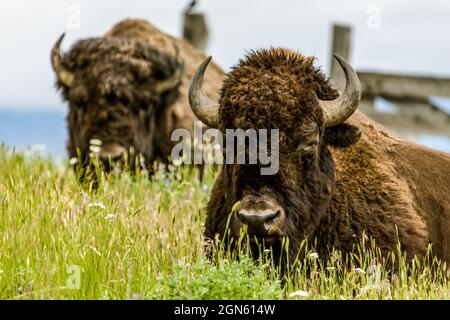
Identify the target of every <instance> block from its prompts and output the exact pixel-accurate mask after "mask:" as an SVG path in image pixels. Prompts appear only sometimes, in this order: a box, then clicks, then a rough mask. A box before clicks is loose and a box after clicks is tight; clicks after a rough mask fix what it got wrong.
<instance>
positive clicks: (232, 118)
mask: <svg viewBox="0 0 450 320" xmlns="http://www.w3.org/2000/svg"><path fill="white" fill-rule="evenodd" d="M337 96H338V92H337V90H336V89H335V88H333V87H332V86H331V84H330V83H329V81H328V79H327V78H326V77H325V75H324V74H323V73H322V72H321V70H320V69H319V68H316V67H315V66H314V58H313V57H305V56H303V55H302V54H300V53H297V52H294V51H291V50H289V49H283V48H277V49H274V48H272V49H263V50H259V51H251V52H250V53H249V54H248V55H247V56H246V57H245V58H244V59H242V60H240V61H239V63H238V64H237V66H235V67H234V68H233V69H232V71H231V72H230V73H229V74H228V77H227V79H226V80H225V82H224V85H223V88H222V97H221V100H220V111H219V112H220V124H219V125H220V128H221V129H224V128H234V127H240V128H267V129H269V128H277V129H280V130H286V131H292V132H291V133H292V134H294V129H298V126H299V124H300V123H302V122H305V121H306V122H308V123H311V121H314V122H316V123H317V124H319V125H320V126H321V125H322V122H323V121H322V111H321V109H320V107H319V105H318V102H317V101H318V100H317V98H319V99H321V100H332V99H335V98H336V97H337ZM297 131H298V130H297Z"/></svg>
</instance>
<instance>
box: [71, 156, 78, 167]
mask: <svg viewBox="0 0 450 320" xmlns="http://www.w3.org/2000/svg"><path fill="white" fill-rule="evenodd" d="M77 163H78V158H76V157H73V158H70V160H69V164H70V165H71V166H74V165H76V164H77Z"/></svg>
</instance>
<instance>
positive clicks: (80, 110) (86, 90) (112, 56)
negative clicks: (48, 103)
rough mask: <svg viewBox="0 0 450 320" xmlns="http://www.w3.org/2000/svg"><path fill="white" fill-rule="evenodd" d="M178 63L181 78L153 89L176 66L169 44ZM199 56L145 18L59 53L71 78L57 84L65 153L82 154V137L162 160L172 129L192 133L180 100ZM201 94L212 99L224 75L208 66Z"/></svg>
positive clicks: (189, 116) (86, 149)
mask: <svg viewBox="0 0 450 320" xmlns="http://www.w3.org/2000/svg"><path fill="white" fill-rule="evenodd" d="M174 45H177V46H178V48H179V50H180V52H179V55H180V58H181V59H182V60H183V61H184V66H185V67H184V68H185V73H184V78H183V80H182V82H181V83H180V85H179V86H178V87H177V88H175V89H173V90H172V91H169V92H166V93H163V94H157V93H155V92H154V91H153V89H152V88H153V87H154V85H155V83H157V82H158V81H159V80H162V79H165V78H167V77H169V76H171V75H172V74H173V73H174V72H175V70H176V68H178V61H177V59H176V56H175V54H176V52H175V46H174ZM204 58H205V56H204V55H203V54H202V53H201V52H199V51H197V50H195V49H194V48H192V47H191V46H190V45H189V44H188V43H187V42H186V41H184V40H181V39H177V38H174V37H172V36H169V35H167V34H165V33H163V32H161V31H159V30H158V29H157V28H155V27H154V26H152V25H151V24H149V23H148V22H146V21H142V20H124V21H122V22H120V23H118V24H117V25H115V26H114V27H113V28H112V29H111V31H109V32H108V33H107V34H106V36H104V37H102V38H93V39H87V40H82V41H79V42H77V43H76V44H75V45H74V46H73V47H72V49H71V50H70V51H69V52H68V53H66V54H65V55H64V57H63V61H62V63H63V65H64V67H66V68H68V69H69V70H70V71H71V72H72V73H74V75H75V81H74V84H73V85H72V86H71V87H70V88H67V87H64V86H63V85H62V84H58V85H59V87H60V88H61V89H62V93H63V96H64V99H65V100H67V101H68V102H69V105H70V110H69V115H68V117H67V122H68V129H69V141H68V144H67V148H68V152H69V156H70V157H76V156H77V149H79V150H80V152H81V156H82V157H83V159H85V158H86V157H87V156H88V153H89V142H90V140H91V139H93V138H96V139H100V140H102V141H103V142H104V143H108V142H114V143H119V144H120V145H122V146H123V147H125V148H126V149H129V148H130V147H134V150H135V151H136V152H137V153H141V154H142V155H143V156H144V158H145V159H146V164H147V166H148V167H150V166H151V164H152V163H153V161H154V160H157V159H159V160H162V161H164V162H165V161H166V160H167V158H168V156H170V152H171V149H172V146H173V144H174V143H176V142H171V140H170V135H171V133H172V131H173V130H174V129H176V128H186V129H188V130H190V131H191V132H192V130H193V122H194V120H196V118H195V116H194V114H193V113H192V111H191V109H190V107H189V103H188V97H187V91H188V86H189V83H190V79H191V77H192V75H193V73H194V71H195V68H196V67H197V65H198V64H199V63H200V62H201V61H202V60H203V59H204ZM206 77H207V82H208V84H207V85H206V87H205V88H206V91H207V92H208V93H209V94H210V95H211V96H213V97H214V96H215V97H218V93H219V89H220V85H221V83H222V78H223V72H222V70H221V69H220V68H219V67H218V66H217V65H215V64H213V66H212V68H211V70H210V72H209V73H208V74H207V75H206Z"/></svg>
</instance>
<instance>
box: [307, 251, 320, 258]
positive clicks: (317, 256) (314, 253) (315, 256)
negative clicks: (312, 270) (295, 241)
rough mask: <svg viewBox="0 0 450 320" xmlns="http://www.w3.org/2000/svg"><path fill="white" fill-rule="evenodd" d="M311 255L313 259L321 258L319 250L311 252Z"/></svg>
mask: <svg viewBox="0 0 450 320" xmlns="http://www.w3.org/2000/svg"><path fill="white" fill-rule="evenodd" d="M309 257H310V258H311V259H314V260H315V259H317V258H319V254H318V253H317V252H311V253H310V254H309Z"/></svg>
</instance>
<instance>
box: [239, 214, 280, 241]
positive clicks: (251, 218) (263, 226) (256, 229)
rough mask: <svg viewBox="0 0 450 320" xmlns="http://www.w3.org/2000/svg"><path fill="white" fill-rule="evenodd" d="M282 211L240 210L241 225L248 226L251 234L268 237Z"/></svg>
mask: <svg viewBox="0 0 450 320" xmlns="http://www.w3.org/2000/svg"><path fill="white" fill-rule="evenodd" d="M280 214H281V212H280V211H272V210H269V211H267V210H265V211H251V212H249V211H247V210H240V211H239V212H238V214H237V216H238V219H239V221H240V222H241V223H243V224H246V225H247V226H248V231H249V234H254V235H266V234H267V232H268V231H269V229H270V226H271V225H272V224H273V223H274V222H276V221H277V220H278V218H279V217H280Z"/></svg>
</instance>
